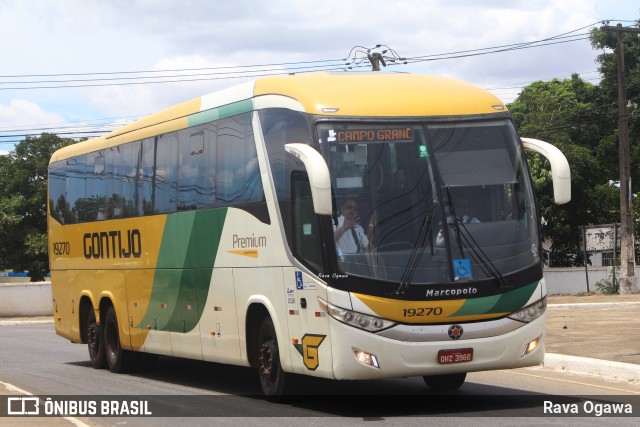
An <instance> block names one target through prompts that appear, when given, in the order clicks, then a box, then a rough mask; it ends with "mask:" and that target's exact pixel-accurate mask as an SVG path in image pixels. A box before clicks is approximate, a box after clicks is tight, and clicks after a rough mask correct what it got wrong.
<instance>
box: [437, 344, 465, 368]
mask: <svg viewBox="0 0 640 427" xmlns="http://www.w3.org/2000/svg"><path fill="white" fill-rule="evenodd" d="M472 360H473V349H472V348H460V349H457V350H440V351H439V352H438V363H439V364H441V365H446V364H449V363H464V362H471V361H472Z"/></svg>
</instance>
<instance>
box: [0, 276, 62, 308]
mask: <svg viewBox="0 0 640 427" xmlns="http://www.w3.org/2000/svg"><path fill="white" fill-rule="evenodd" d="M23 280H24V279H23ZM51 301H52V297H51V282H39V283H0V317H20V316H52V315H53V304H52V302H51Z"/></svg>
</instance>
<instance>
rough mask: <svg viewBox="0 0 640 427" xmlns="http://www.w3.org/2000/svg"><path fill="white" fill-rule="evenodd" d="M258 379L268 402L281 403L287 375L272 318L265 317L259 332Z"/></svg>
mask: <svg viewBox="0 0 640 427" xmlns="http://www.w3.org/2000/svg"><path fill="white" fill-rule="evenodd" d="M257 344H258V346H257V354H258V377H259V379H260V386H261V387H262V392H263V393H264V395H265V397H266V399H267V401H269V402H279V401H280V400H281V399H282V397H283V395H284V388H285V382H286V377H287V374H286V372H284V371H283V370H282V365H280V349H279V347H278V338H277V337H276V331H275V328H274V327H273V321H272V320H271V318H270V317H268V316H267V317H265V318H264V319H263V320H262V323H261V324H260V328H259V330H258V341H257Z"/></svg>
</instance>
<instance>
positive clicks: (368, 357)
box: [356, 350, 380, 368]
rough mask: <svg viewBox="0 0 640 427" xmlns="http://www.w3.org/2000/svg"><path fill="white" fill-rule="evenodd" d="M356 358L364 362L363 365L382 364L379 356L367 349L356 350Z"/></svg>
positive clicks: (375, 366)
mask: <svg viewBox="0 0 640 427" xmlns="http://www.w3.org/2000/svg"><path fill="white" fill-rule="evenodd" d="M356 359H358V362H360V363H362V364H363V365H369V366H373V367H374V368H380V365H378V358H377V357H376V356H375V355H373V354H371V353H367V352H366V351H361V350H356Z"/></svg>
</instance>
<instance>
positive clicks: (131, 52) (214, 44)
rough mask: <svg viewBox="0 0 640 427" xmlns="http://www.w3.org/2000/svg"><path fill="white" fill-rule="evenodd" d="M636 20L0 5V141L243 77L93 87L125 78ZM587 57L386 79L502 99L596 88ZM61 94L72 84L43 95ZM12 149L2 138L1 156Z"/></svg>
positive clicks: (439, 65)
mask: <svg viewBox="0 0 640 427" xmlns="http://www.w3.org/2000/svg"><path fill="white" fill-rule="evenodd" d="M639 18H640V4H639V3H638V1H637V0H562V1H559V0H536V1H533V0H527V1H525V0H512V1H509V2H504V1H498V0H495V1H489V0H458V1H450V0H394V1H376V0H323V1H305V0H270V1H268V2H267V1H264V2H263V1H260V0H232V1H228V0H217V1H216V0H201V1H198V0H181V1H169V0H103V1H86V0H29V1H24V0H0V33H1V35H2V43H0V58H2V59H1V62H0V63H1V64H2V65H0V70H1V71H0V75H1V77H0V136H1V135H3V132H4V135H6V134H24V133H29V132H32V133H33V132H36V133H39V132H41V130H42V129H50V131H52V132H56V133H61V132H64V131H65V130H63V129H65V128H66V127H67V126H80V125H89V126H91V127H93V128H94V129H95V128H96V127H97V126H99V125H104V124H112V123H115V122H122V123H124V122H126V121H128V120H132V119H133V118H136V117H139V116H143V115H147V114H150V113H153V112H156V111H158V110H160V109H162V108H165V107H167V106H169V105H172V104H175V103H178V102H182V101H185V100H188V99H191V98H194V97H196V96H200V95H203V94H206V93H209V92H212V91H215V90H217V89H220V88H224V87H227V86H230V85H233V84H236V83H241V82H243V81H245V80H246V78H245V79H244V80H243V79H238V78H233V79H230V78H229V75H228V74H225V75H215V76H213V75H211V74H209V75H207V76H202V75H199V76H197V77H196V76H194V77H192V78H188V77H185V76H186V75H187V74H204V73H207V72H208V73H211V72H218V73H220V72H222V71H230V70H231V69H230V68H227V69H222V70H200V71H198V72H196V71H179V72H177V71H174V72H171V73H168V74H167V75H170V76H174V77H170V78H164V80H185V79H190V80H193V79H196V78H197V79H207V80H200V81H192V82H179V83H159V84H144V85H140V84H137V85H118V86H115V85H108V86H96V85H105V84H112V83H119V84H121V83H126V82H128V83H132V82H139V80H100V81H96V80H95V79H98V78H102V79H115V78H123V77H129V78H132V77H139V76H140V75H139V74H121V73H123V72H130V71H153V70H156V71H158V70H184V69H194V68H209V67H210V68H215V67H233V66H248V65H256V64H282V63H291V62H307V61H321V60H328V61H329V60H336V59H341V58H346V57H347V56H348V55H349V52H350V51H351V49H352V47H354V46H364V47H373V46H374V45H376V44H384V45H387V46H388V47H390V48H392V49H393V50H394V51H395V52H397V53H398V54H399V55H400V56H402V57H410V58H414V57H419V56H420V57H424V56H428V55H435V54H444V53H451V52H459V51H468V50H473V49H483V48H490V47H496V46H504V45H509V44H515V43H525V42H531V41H536V40H543V39H547V38H549V37H553V36H558V35H561V34H564V33H569V32H571V33H570V35H571V36H572V37H573V39H576V38H579V35H581V34H582V35H584V34H586V33H587V32H588V28H589V27H588V26H590V25H596V24H597V23H598V22H599V21H602V20H605V19H611V20H627V21H633V20H637V19H639ZM615 23H617V22H615ZM623 24H624V25H630V24H631V22H626V23H624V22H623ZM580 29H582V30H580ZM576 30H577V31H576ZM565 40H566V39H565ZM597 54H598V52H597V51H594V50H593V49H592V48H591V46H590V45H589V42H588V40H580V41H573V42H568V43H561V44H552V45H549V46H544V47H535V48H529V49H521V50H515V51H514V50H512V51H508V52H501V53H493V54H488V55H477V56H467V57H463V58H455V59H443V60H437V61H426V62H417V63H411V64H408V65H399V66H389V67H387V68H386V69H387V70H396V71H413V72H419V73H430V74H442V75H449V76H453V77H457V78H461V79H463V80H467V81H469V82H471V83H474V84H477V85H478V86H481V87H483V88H486V89H489V90H491V91H492V92H493V93H495V94H496V95H498V96H499V97H500V98H501V99H502V100H503V101H505V102H511V101H512V100H513V99H514V98H515V97H516V96H517V93H518V90H519V88H521V87H522V86H526V85H527V84H529V83H531V82H533V81H536V80H549V79H551V78H554V77H560V78H562V77H568V76H569V75H571V74H572V73H579V74H581V75H582V77H583V78H584V79H585V80H589V81H593V82H594V83H597V78H598V74H597V73H596V72H595V71H596V69H597V66H596V64H595V62H594V61H595V57H596V55H597ZM336 64H339V62H331V61H329V62H326V63H313V64H312V65H313V66H322V67H328V66H329V65H332V66H335V65H336ZM340 64H342V63H340ZM292 66H293V65H290V66H289V67H292ZM285 68H286V67H284V66H274V67H269V70H272V71H269V72H281V71H282V70H284V69H285ZM251 69H252V68H242V69H240V70H242V71H248V70H251ZM236 70H237V69H236ZM96 73H112V74H103V75H100V74H96ZM63 74H64V76H63ZM67 74H82V75H76V76H69V75H67ZM35 75H37V77H36V76H35ZM43 75H49V76H43ZM147 75H149V74H147ZM155 75H156V76H157V77H161V76H163V75H162V74H155ZM175 76H178V77H175ZM213 77H216V78H213ZM221 77H224V78H221ZM70 79H71V80H74V81H72V82H64V83H63V82H61V81H63V80H70ZM89 80H92V81H89ZM35 82H39V83H35ZM60 85H67V86H69V85H72V86H81V87H72V88H43V87H48V86H60ZM87 85H91V86H87ZM509 86H512V88H508V87H509ZM34 87H39V89H35V88H34ZM505 87H506V88H505ZM24 88H29V89H24ZM20 139H21V138H19V137H14V138H0V152H3V151H7V150H11V149H13V143H12V142H7V141H15V140H20Z"/></svg>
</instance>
